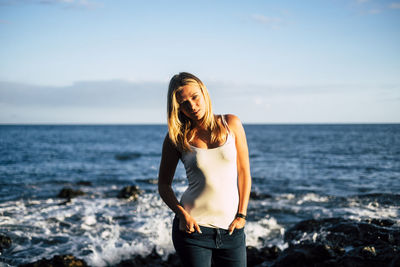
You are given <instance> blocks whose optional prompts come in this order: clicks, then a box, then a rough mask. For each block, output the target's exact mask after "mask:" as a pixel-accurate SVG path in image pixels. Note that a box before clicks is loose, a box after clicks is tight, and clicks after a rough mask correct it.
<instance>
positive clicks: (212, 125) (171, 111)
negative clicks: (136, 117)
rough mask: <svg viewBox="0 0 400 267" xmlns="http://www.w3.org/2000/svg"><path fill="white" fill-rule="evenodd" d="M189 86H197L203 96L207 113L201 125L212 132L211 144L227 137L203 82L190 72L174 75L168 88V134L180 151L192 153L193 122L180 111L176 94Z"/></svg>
mask: <svg viewBox="0 0 400 267" xmlns="http://www.w3.org/2000/svg"><path fill="white" fill-rule="evenodd" d="M188 84H197V85H198V86H199V87H200V90H201V93H202V94H203V97H204V101H205V105H206V112H205V114H204V117H203V118H202V119H201V121H200V124H201V125H203V126H204V128H206V129H208V130H209V131H210V132H211V142H212V143H214V142H223V141H224V138H225V136H226V134H225V131H223V130H222V127H221V126H220V125H219V124H218V123H217V121H216V119H215V117H214V113H213V112H212V106H211V99H210V95H209V94H208V90H207V88H206V86H205V85H204V84H203V82H202V81H201V80H200V79H199V78H197V77H196V76H194V75H193V74H190V73H188V72H181V73H179V74H176V75H174V76H173V77H172V78H171V81H170V83H169V86H168V101H167V117H168V118H167V119H168V134H169V138H170V139H171V141H172V143H173V144H174V145H175V146H176V147H177V148H178V150H179V151H190V150H191V149H190V145H189V142H191V141H192V140H193V138H194V131H193V130H194V126H193V123H192V121H191V120H190V119H189V118H188V117H186V116H185V115H184V114H183V112H181V111H180V105H179V103H178V100H177V96H176V93H177V92H179V91H180V90H181V89H182V87H183V86H185V85H188Z"/></svg>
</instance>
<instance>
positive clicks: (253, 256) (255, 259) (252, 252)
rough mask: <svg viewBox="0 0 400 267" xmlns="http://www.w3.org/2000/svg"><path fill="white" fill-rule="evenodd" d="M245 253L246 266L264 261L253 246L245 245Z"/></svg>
mask: <svg viewBox="0 0 400 267" xmlns="http://www.w3.org/2000/svg"><path fill="white" fill-rule="evenodd" d="M246 253H247V265H248V266H256V265H257V264H260V263H263V262H264V261H265V259H264V258H263V257H262V255H261V253H260V251H259V250H258V249H257V248H255V247H253V246H247V247H246Z"/></svg>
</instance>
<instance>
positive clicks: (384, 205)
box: [0, 124, 400, 266]
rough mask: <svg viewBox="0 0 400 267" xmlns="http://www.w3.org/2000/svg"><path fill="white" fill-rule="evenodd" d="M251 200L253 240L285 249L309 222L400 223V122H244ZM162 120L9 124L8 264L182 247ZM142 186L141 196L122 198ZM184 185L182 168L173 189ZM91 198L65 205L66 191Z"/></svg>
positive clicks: (0, 169) (2, 214)
mask: <svg viewBox="0 0 400 267" xmlns="http://www.w3.org/2000/svg"><path fill="white" fill-rule="evenodd" d="M245 130H246V134H247V140H248V145H249V154H250V166H251V174H252V181H253V184H252V196H251V199H250V203H249V208H248V221H247V224H246V228H245V233H246V238H247V245H251V246H255V247H258V248H259V247H263V246H267V245H276V246H278V247H280V248H281V249H284V248H286V247H287V244H286V243H285V242H284V239H283V235H284V233H285V231H286V230H287V229H289V228H290V227H292V226H293V225H294V224H296V223H298V222H300V221H302V220H306V219H321V218H332V217H340V218H346V219H351V220H362V219H367V218H379V219H390V220H393V221H395V222H396V223H397V224H398V225H399V224H400V216H399V209H400V124H343V125H335V124H329V125H323V124H315V125H313V124H309V125H308V124H305V125H245ZM166 132H167V127H166V125H1V126H0V148H1V154H0V234H3V235H7V236H9V237H10V238H11V239H12V242H13V243H12V246H11V247H10V248H9V249H5V250H4V251H3V252H2V253H1V254H0V265H4V266H16V265H18V264H22V263H28V262H32V261H35V260H39V259H42V258H51V257H53V256H54V255H58V254H73V255H74V256H76V257H79V258H82V259H84V260H85V261H86V262H87V263H88V264H89V265H92V266H112V265H114V264H117V263H119V262H121V261H122V260H124V259H129V258H131V257H132V256H133V255H147V254H149V253H150V252H151V251H152V250H153V248H154V249H155V250H156V251H157V252H158V253H159V254H160V255H163V256H164V257H167V256H168V255H169V254H170V253H172V252H174V249H173V246H172V242H171V223H172V218H173V214H172V212H171V211H170V210H169V209H168V208H167V206H166V205H165V204H164V203H163V201H162V200H161V199H160V197H159V195H158V193H157V175H158V167H159V163H160V157H161V146H162V141H163V138H164V136H165V134H166ZM128 185H137V186H139V188H140V190H141V194H140V196H139V198H138V199H137V200H136V201H128V200H125V199H119V198H117V195H118V192H119V191H120V190H121V189H122V188H124V187H125V186H128ZM186 186H187V182H186V178H185V171H184V168H183V165H182V164H181V163H180V164H179V165H178V168H177V171H176V175H175V178H174V181H173V188H174V190H175V192H176V194H177V197H178V198H180V196H181V195H182V193H183V192H184V190H185V188H186ZM66 187H69V188H73V189H76V190H78V189H79V190H81V191H83V192H85V195H83V196H78V197H76V198H73V199H72V200H71V201H70V202H68V203H66V202H65V199H61V198H58V197H57V195H58V193H59V192H60V191H61V189H63V188H66Z"/></svg>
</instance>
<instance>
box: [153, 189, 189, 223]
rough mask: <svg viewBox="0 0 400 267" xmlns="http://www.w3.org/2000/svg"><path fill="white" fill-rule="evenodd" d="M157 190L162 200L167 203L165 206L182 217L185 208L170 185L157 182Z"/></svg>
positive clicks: (184, 213)
mask: <svg viewBox="0 0 400 267" xmlns="http://www.w3.org/2000/svg"><path fill="white" fill-rule="evenodd" d="M158 192H159V194H160V196H161V198H162V200H163V201H164V202H165V204H167V206H168V207H169V208H170V209H171V210H172V211H173V212H174V213H175V214H176V215H177V216H178V217H182V216H185V215H186V214H187V212H186V211H185V209H184V208H183V207H182V206H181V204H180V203H179V202H178V199H177V198H176V196H175V193H174V191H173V190H172V187H171V186H170V185H168V184H159V185H158Z"/></svg>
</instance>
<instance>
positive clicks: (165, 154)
mask: <svg viewBox="0 0 400 267" xmlns="http://www.w3.org/2000/svg"><path fill="white" fill-rule="evenodd" d="M179 158H180V153H179V151H178V150H177V149H176V147H175V146H174V145H173V144H172V143H171V141H170V139H169V137H168V135H166V136H165V139H164V143H163V149H162V155H161V163H160V169H159V173H158V192H159V194H160V196H161V198H162V200H163V201H164V202H165V204H167V206H168V207H169V208H170V209H171V210H172V211H173V212H174V213H175V214H176V215H177V216H178V217H179V219H180V222H179V228H180V229H181V230H182V231H187V232H194V230H196V231H198V232H201V231H200V227H199V226H198V225H197V223H196V222H195V220H194V219H193V218H192V217H191V216H190V215H189V214H188V213H187V212H186V211H185V209H184V208H183V207H182V206H181V205H180V204H179V202H178V200H177V199H176V196H175V193H174V191H173V190H172V187H171V184H172V180H173V178H174V174H175V170H176V166H177V165H178V161H179Z"/></svg>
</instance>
